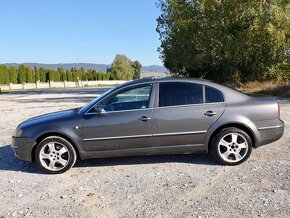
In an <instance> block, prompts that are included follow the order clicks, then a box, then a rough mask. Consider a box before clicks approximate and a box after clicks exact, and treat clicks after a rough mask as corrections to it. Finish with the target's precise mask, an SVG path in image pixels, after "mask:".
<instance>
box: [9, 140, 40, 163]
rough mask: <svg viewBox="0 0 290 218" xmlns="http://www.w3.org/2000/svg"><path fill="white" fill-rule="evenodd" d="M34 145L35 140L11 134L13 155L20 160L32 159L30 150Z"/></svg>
mask: <svg viewBox="0 0 290 218" xmlns="http://www.w3.org/2000/svg"><path fill="white" fill-rule="evenodd" d="M34 145H35V141H34V140H33V139H31V138H21V137H15V136H12V142H11V147H12V149H13V150H14V153H15V156H16V157H17V158H19V159H21V160H26V161H30V162H31V161H32V156H31V152H32V148H33V146H34Z"/></svg>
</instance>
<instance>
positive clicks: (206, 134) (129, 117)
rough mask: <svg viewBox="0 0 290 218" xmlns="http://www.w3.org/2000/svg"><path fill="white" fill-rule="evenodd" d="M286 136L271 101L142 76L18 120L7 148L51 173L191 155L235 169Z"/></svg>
mask: <svg viewBox="0 0 290 218" xmlns="http://www.w3.org/2000/svg"><path fill="white" fill-rule="evenodd" d="M283 132H284V123H283V121H282V120H281V119H280V106H279V103H278V102H277V101H276V100H273V99H266V98H255V97H250V96H248V95H245V94H243V93H241V92H238V91H236V90H234V89H231V88H228V87H226V86H222V85H219V84H216V83H213V82H210V81H207V80H202V79H189V78H188V79H187V78H159V79H154V78H145V79H141V80H136V81H132V82H128V83H125V84H122V85H119V86H117V87H115V88H113V89H110V90H109V91H107V92H105V93H104V94H102V95H101V96H99V97H98V98H96V99H94V100H93V101H91V102H90V103H88V104H87V105H85V106H84V107H82V108H77V109H71V110H65V111H60V112H55V113H50V114H46V115H41V116H37V117H34V118H31V119H28V120H26V121H24V122H22V123H21V124H20V125H19V126H18V127H17V128H16V130H15V133H14V135H13V137H12V144H11V146H12V148H13V149H14V151H15V154H16V156H17V157H18V158H20V159H23V160H27V161H36V162H37V164H38V166H39V167H40V168H41V169H43V170H44V171H46V172H48V173H63V172H65V171H67V170H68V169H70V168H71V167H72V166H73V165H74V164H75V162H76V160H77V159H81V160H83V159H88V158H107V157H117V156H133V155H157V154H191V153H196V152H210V153H211V154H212V155H213V156H214V157H215V158H216V159H217V160H218V161H219V162H221V163H223V164H225V165H237V164H240V163H242V162H244V161H245V160H247V159H248V158H249V156H250V155H251V152H252V148H257V147H259V146H262V145H265V144H269V143H271V142H274V141H276V140H278V139H280V138H281V137H282V135H283Z"/></svg>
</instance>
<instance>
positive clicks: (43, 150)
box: [35, 136, 77, 174]
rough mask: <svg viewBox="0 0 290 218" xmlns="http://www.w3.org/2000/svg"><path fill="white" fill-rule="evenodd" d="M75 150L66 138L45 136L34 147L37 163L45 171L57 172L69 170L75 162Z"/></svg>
mask: <svg viewBox="0 0 290 218" xmlns="http://www.w3.org/2000/svg"><path fill="white" fill-rule="evenodd" d="M76 158H77V155H76V151H75V149H74V147H73V146H72V144H71V143H70V142H68V141H67V140H66V139H64V138H62V137H58V136H51V137H47V138H45V139H44V140H42V141H41V142H40V143H39V145H38V146H37V148H36V151H35V160H36V163H37V165H38V166H39V167H40V168H41V169H42V170H44V171H45V172H47V173H52V174H57V173H64V172H65V171H67V170H69V169H70V168H71V167H72V166H73V165H74V164H75V162H76Z"/></svg>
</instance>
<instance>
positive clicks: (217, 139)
mask: <svg viewBox="0 0 290 218" xmlns="http://www.w3.org/2000/svg"><path fill="white" fill-rule="evenodd" d="M210 151H211V153H212V155H213V156H214V157H215V158H216V159H217V160H218V161H219V162H221V163H223V164H225V165H238V164H240V163H243V162H244V161H246V160H247V159H248V158H249V157H250V155H251V152H252V140H251V138H250V136H249V135H248V134H247V133H246V132H244V131H243V130H241V129H238V128H234V127H230V128H225V129H222V130H220V131H219V132H218V133H217V134H216V135H215V136H214V137H213V139H212V140H211V144H210Z"/></svg>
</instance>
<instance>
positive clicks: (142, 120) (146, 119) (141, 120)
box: [139, 116, 151, 122]
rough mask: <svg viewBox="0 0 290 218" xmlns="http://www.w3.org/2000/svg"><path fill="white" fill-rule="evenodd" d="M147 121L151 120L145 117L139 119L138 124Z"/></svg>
mask: <svg viewBox="0 0 290 218" xmlns="http://www.w3.org/2000/svg"><path fill="white" fill-rule="evenodd" d="M148 120H151V118H150V117H146V116H142V117H140V118H139V121H140V122H146V121H148Z"/></svg>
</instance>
